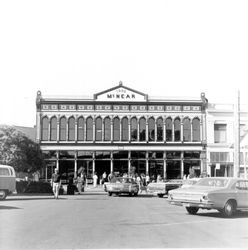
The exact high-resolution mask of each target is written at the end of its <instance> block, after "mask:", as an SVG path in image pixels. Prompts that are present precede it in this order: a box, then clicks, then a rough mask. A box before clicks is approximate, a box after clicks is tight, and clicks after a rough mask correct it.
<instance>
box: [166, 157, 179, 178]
mask: <svg viewBox="0 0 248 250" xmlns="http://www.w3.org/2000/svg"><path fill="white" fill-rule="evenodd" d="M166 175H167V179H181V178H182V177H181V161H166Z"/></svg>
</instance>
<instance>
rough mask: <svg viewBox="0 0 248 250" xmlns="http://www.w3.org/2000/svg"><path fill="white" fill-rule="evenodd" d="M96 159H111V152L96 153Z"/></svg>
mask: <svg viewBox="0 0 248 250" xmlns="http://www.w3.org/2000/svg"><path fill="white" fill-rule="evenodd" d="M95 158H96V159H110V158H111V154H110V152H109V151H96V152H95Z"/></svg>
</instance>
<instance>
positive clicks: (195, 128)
mask: <svg viewBox="0 0 248 250" xmlns="http://www.w3.org/2000/svg"><path fill="white" fill-rule="evenodd" d="M192 127H193V141H200V140H201V136H200V120H199V118H194V119H193V121H192Z"/></svg>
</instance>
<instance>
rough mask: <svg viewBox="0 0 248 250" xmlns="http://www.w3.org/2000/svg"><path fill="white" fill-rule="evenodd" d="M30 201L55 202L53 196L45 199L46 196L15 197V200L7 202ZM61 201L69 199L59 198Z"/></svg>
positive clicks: (11, 199) (10, 199) (8, 199)
mask: <svg viewBox="0 0 248 250" xmlns="http://www.w3.org/2000/svg"><path fill="white" fill-rule="evenodd" d="M30 200H54V197H53V196H49V197H44V196H36V197H34V196H25V197H24V196H22V197H14V198H7V199H6V200H5V201H6V202H7V201H8V202H9V201H30ZM59 200H67V198H64V197H61V196H60V197H59Z"/></svg>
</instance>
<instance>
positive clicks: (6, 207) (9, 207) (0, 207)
mask: <svg viewBox="0 0 248 250" xmlns="http://www.w3.org/2000/svg"><path fill="white" fill-rule="evenodd" d="M1 209H8V210H9V209H21V208H19V207H11V206H0V210H1Z"/></svg>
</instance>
